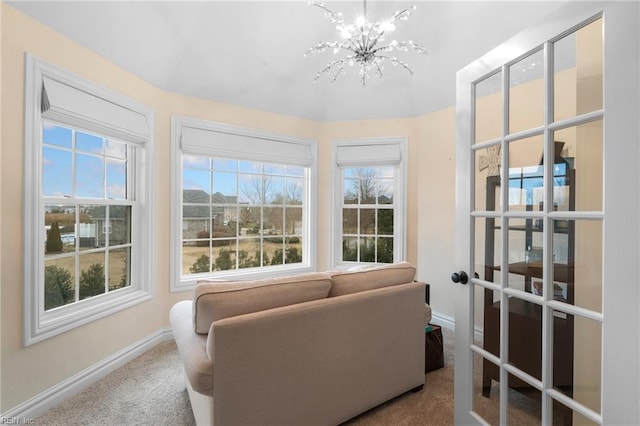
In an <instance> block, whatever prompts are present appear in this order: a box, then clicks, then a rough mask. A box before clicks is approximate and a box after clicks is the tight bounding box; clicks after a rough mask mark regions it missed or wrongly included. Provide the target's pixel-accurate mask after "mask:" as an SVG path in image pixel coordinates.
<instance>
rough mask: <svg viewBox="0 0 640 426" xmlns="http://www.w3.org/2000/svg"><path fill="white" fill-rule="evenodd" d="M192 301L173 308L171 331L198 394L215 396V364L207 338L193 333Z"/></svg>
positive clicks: (170, 316)
mask: <svg viewBox="0 0 640 426" xmlns="http://www.w3.org/2000/svg"><path fill="white" fill-rule="evenodd" d="M192 310H193V304H192V303H191V300H184V301H182V302H178V303H176V304H175V305H173V307H172V308H171V312H170V313H169V318H170V321H171V330H172V331H173V337H174V339H175V341H176V346H177V347H178V353H179V354H180V359H181V360H182V364H183V365H184V372H185V376H187V380H189V383H191V387H192V388H193V390H195V391H196V392H198V393H201V394H203V395H208V396H213V362H212V361H211V359H210V358H209V357H208V356H207V349H206V346H207V336H205V335H201V334H196V333H194V332H193V322H192V319H191V318H192V317H193V313H192Z"/></svg>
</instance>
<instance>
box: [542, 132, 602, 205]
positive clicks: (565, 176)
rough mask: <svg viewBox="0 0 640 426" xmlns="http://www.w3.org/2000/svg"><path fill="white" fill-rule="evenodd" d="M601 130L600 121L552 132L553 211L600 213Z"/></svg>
mask: <svg viewBox="0 0 640 426" xmlns="http://www.w3.org/2000/svg"><path fill="white" fill-rule="evenodd" d="M602 130H603V129H602V120H598V121H593V122H591V123H586V124H582V125H580V126H575V127H569V128H567V129H563V130H559V131H556V132H555V134H554V140H555V141H556V150H557V151H560V154H559V155H558V156H556V161H555V164H554V178H553V180H554V191H553V204H554V209H556V210H560V211H601V210H602V198H603V197H602V193H603V189H602V188H603V187H602V185H603V182H604V178H603V169H604V167H603V160H604V156H603V134H602ZM561 144H564V145H561ZM572 169H573V170H572Z"/></svg>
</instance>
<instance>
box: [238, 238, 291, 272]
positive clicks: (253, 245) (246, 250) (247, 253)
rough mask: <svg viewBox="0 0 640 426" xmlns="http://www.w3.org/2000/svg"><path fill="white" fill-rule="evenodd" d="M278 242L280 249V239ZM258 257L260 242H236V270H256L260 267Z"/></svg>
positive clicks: (243, 240)
mask: <svg viewBox="0 0 640 426" xmlns="http://www.w3.org/2000/svg"><path fill="white" fill-rule="evenodd" d="M279 240H280V247H282V238H280V239H279ZM280 250H282V249H280ZM260 257H261V252H260V240H259V239H258V238H250V239H242V240H239V241H238V268H240V269H243V268H257V267H259V266H261V263H260Z"/></svg>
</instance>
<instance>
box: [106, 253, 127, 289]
mask: <svg viewBox="0 0 640 426" xmlns="http://www.w3.org/2000/svg"><path fill="white" fill-rule="evenodd" d="M130 250H131V249H130V248H128V247H127V248H122V249H116V250H110V251H109V291H113V290H117V289H119V288H123V287H127V286H130V285H131V281H130V274H131V269H130V268H131V258H130Z"/></svg>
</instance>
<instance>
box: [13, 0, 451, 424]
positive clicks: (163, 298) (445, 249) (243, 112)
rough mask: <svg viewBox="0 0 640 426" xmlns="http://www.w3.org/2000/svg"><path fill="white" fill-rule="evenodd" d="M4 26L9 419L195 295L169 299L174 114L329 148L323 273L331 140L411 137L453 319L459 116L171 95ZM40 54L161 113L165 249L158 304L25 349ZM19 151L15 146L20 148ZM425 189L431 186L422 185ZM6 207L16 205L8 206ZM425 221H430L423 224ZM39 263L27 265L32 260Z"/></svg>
mask: <svg viewBox="0 0 640 426" xmlns="http://www.w3.org/2000/svg"><path fill="white" fill-rule="evenodd" d="M0 13H1V19H2V21H1V28H2V33H1V35H2V80H1V82H2V84H1V88H2V89H3V90H2V93H1V96H2V97H1V101H2V103H1V107H2V115H1V119H2V124H3V125H2V134H1V136H2V145H1V147H0V152H1V153H2V155H1V157H0V161H1V166H2V167H1V170H0V183H1V184H2V185H1V186H0V193H1V194H2V196H3V197H4V198H3V202H2V205H1V207H0V235H1V237H2V238H1V240H0V252H1V253H2V254H3V255H2V256H1V258H0V259H1V263H0V274H1V275H0V277H1V282H2V288H1V293H0V295H1V298H0V315H1V317H0V318H1V327H0V332H1V339H2V340H1V346H2V348H1V351H0V356H1V362H0V368H1V370H0V371H1V374H2V376H1V386H0V392H1V395H2V399H1V400H0V412H6V411H7V410H10V409H12V408H14V407H16V406H18V405H19V404H21V403H23V402H25V401H27V400H28V399H30V398H33V397H34V396H36V395H38V394H39V393H41V392H43V391H45V390H47V389H48V388H50V387H52V386H54V385H56V384H58V383H60V382H62V381H63V380H65V379H67V378H69V377H71V376H73V375H74V374H77V373H79V372H81V371H82V370H84V369H85V368H87V367H90V366H92V365H93V364H95V363H97V362H99V361H101V360H103V359H105V358H107V357H108V356H110V355H112V354H114V353H115V352H117V351H119V350H121V349H123V348H125V347H127V346H128V345H131V344H133V343H134V342H137V341H139V340H141V339H143V338H144V337H146V336H148V335H150V334H151V333H153V332H156V331H158V330H160V329H162V328H165V327H168V325H169V321H168V311H169V308H170V307H171V306H172V305H173V304H174V303H175V302H176V301H179V300H184V299H188V298H190V293H189V292H181V293H170V291H169V264H170V249H169V247H170V246H169V245H170V238H169V233H168V232H167V230H168V229H169V228H170V221H171V218H170V203H171V199H170V198H169V194H168V191H166V190H162V189H163V188H169V187H170V184H171V180H170V179H171V176H170V163H171V141H170V126H171V122H170V117H171V114H178V115H184V116H189V117H195V118H202V119H207V120H212V121H219V122H224V123H229V124H235V125H240V126H247V127H252V128H257V129H263V130H267V131H273V132H279V133H285V134H289V135H295V136H301V137H305V138H312V139H316V140H318V159H319V161H318V180H319V182H318V188H319V196H318V212H317V217H318V225H317V226H318V229H317V231H318V234H317V235H318V241H317V246H316V249H317V250H316V251H317V268H318V270H324V269H327V268H329V266H330V258H329V256H330V244H329V242H330V228H331V211H330V207H331V196H330V194H331V142H332V141H333V140H335V139H345V138H365V137H384V136H403V137H407V139H408V172H407V174H408V176H407V177H408V180H407V181H408V184H407V198H406V200H407V259H408V260H409V261H410V262H412V263H414V264H416V265H417V266H418V278H420V279H422V280H425V281H427V282H429V283H431V284H432V287H431V291H432V304H433V308H434V310H435V311H436V312H441V313H443V314H445V315H448V316H450V317H453V312H454V301H453V296H452V295H450V294H449V292H448V288H449V287H448V276H449V273H450V271H451V270H452V265H453V245H452V244H453V203H454V196H455V194H454V161H455V158H454V149H455V148H454V145H455V144H454V140H455V138H454V135H455V132H454V125H455V122H454V112H453V108H451V109H448V110H446V111H443V112H438V113H436V114H431V115H428V116H425V117H418V118H412V119H401V120H372V121H358V122H332V123H321V122H315V121H311V120H305V119H300V118H294V117H287V116H282V115H278V114H272V113H269V112H265V111H256V110H251V109H247V108H241V107H238V106H233V105H227V104H220V103H216V102H211V101H205V100H202V99H196V98H191V97H186V96H181V95H177V94H172V93H167V92H163V91H161V90H159V89H157V88H156V87H154V86H152V85H150V84H148V83H146V82H145V81H143V80H141V79H139V78H137V77H135V76H133V75H131V74H129V73H127V72H125V71H124V70H122V69H120V68H118V67H117V66H115V65H114V64H111V63H109V62H107V61H106V60H105V59H103V58H101V57H100V56H98V55H96V54H94V53H92V52H90V51H89V50H87V49H85V48H83V47H81V46H79V45H78V44H76V43H74V42H72V41H70V40H69V39H67V38H66V37H64V36H63V35H61V34H59V33H56V32H54V31H52V30H50V29H49V28H47V27H45V26H43V25H41V24H39V23H37V22H36V21H33V20H32V19H31V18H28V17H26V16H25V15H23V14H21V13H20V12H18V11H16V10H15V9H13V8H12V7H11V6H8V5H6V4H5V3H0ZM25 52H29V53H30V54H33V55H35V56H37V57H39V58H41V59H43V60H45V61H47V62H49V63H51V64H53V65H57V66H59V67H62V68H64V69H66V70H68V71H70V72H72V73H75V74H78V75H80V76H81V77H84V78H86V79H88V80H90V81H92V82H95V83H97V84H100V85H103V86H105V87H107V88H109V89H112V90H114V91H115V92H118V93H121V94H123V95H125V96H128V97H130V98H133V99H134V100H136V101H138V102H140V103H143V104H146V105H148V106H150V107H152V108H154V110H155V120H156V122H155V124H156V128H155V144H156V151H155V152H156V162H155V167H156V179H155V186H156V189H157V192H156V219H157V223H156V229H157V232H156V244H157V246H156V251H155V259H154V260H153V261H154V264H155V265H157V268H156V270H155V273H156V277H155V296H154V298H153V300H151V301H149V302H146V303H143V304H140V305H137V306H135V307H132V308H129V309H126V310H124V311H121V312H119V313H116V314H114V315H111V316H109V317H107V318H103V319H100V320H97V321H94V322H92V323H90V324H87V325H84V326H82V327H79V328H76V329H74V330H72V331H69V332H67V333H63V334H61V335H59V336H56V337H53V338H50V339H47V340H45V341H43V342H40V343H37V344H34V345H32V346H30V347H27V348H24V347H23V346H22V333H23V331H22V315H23V312H22V293H23V273H22V265H23V263H24V262H25V259H23V256H22V253H23V241H22V240H23V211H22V205H23V194H24V187H23V163H24V158H23V139H24V138H23V111H24V104H23V98H24V94H23V90H24V54H25ZM9 148H10V149H9ZM418 185H420V187H418ZM4 200H11V202H5V201H4ZM418 218H424V220H422V219H421V220H420V221H419V220H418ZM26 261H28V260H26Z"/></svg>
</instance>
